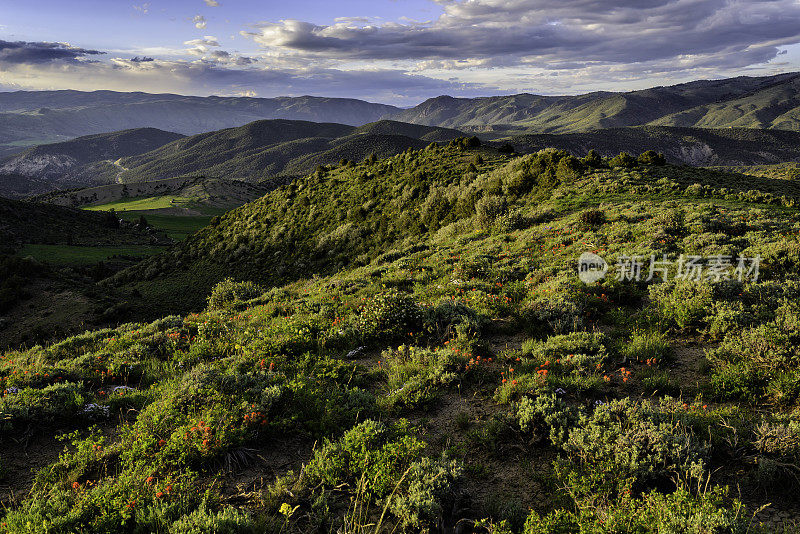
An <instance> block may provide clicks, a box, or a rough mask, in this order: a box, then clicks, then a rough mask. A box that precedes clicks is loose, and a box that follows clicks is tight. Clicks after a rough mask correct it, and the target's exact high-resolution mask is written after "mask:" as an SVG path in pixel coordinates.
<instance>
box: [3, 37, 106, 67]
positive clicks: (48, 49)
mask: <svg viewBox="0 0 800 534" xmlns="http://www.w3.org/2000/svg"><path fill="white" fill-rule="evenodd" d="M103 53H104V52H100V51H97V50H87V49H85V48H79V47H76V46H72V45H70V44H68V43H47V42H26V41H14V42H12V41H2V40H0V66H1V65H13V64H41V63H51V62H78V61H82V60H83V61H85V60H86V56H95V55H100V54H103Z"/></svg>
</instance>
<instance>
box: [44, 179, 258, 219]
mask: <svg viewBox="0 0 800 534" xmlns="http://www.w3.org/2000/svg"><path fill="white" fill-rule="evenodd" d="M268 190H269V188H268V187H267V186H265V185H259V184H252V183H247V182H242V181H237V180H230V179H229V180H219V179H212V178H204V177H202V176H195V177H186V178H171V179H166V180H154V181H149V182H134V183H127V184H109V185H104V186H98V187H88V188H85V189H78V190H75V191H63V192H62V191H55V192H52V193H48V194H46V195H41V196H38V197H35V199H34V200H37V201H39V202H45V203H48V204H56V205H59V206H72V207H81V206H84V207H85V206H89V207H90V209H92V210H108V209H109V208H114V209H115V210H117V211H123V210H131V209H134V210H152V209H160V208H173V207H174V208H181V207H183V203H185V202H188V203H189V204H191V206H189V208H190V209H192V208H198V209H200V210H201V211H209V210H212V211H213V210H214V209H230V208H234V207H238V206H241V205H242V204H245V203H247V202H249V201H250V200H254V199H256V198H258V197H260V196H262V195H263V194H264V193H266V192H267V191H268ZM146 199H149V200H146ZM170 199H181V200H182V202H180V203H179V204H180V205H177V206H176V205H175V204H173V203H171V202H170ZM143 203H144V205H142V204H143ZM195 211H196V210H195Z"/></svg>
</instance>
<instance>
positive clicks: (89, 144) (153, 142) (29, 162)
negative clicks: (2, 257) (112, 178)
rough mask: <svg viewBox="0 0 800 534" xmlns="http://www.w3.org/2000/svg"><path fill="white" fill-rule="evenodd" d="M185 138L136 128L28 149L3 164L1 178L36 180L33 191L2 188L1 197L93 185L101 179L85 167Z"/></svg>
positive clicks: (170, 133) (150, 129)
mask: <svg viewBox="0 0 800 534" xmlns="http://www.w3.org/2000/svg"><path fill="white" fill-rule="evenodd" d="M182 137H183V136H182V135H181V134H176V133H173V132H165V131H163V130H158V129H156V128H136V129H133V130H123V131H119V132H111V133H104V134H97V135H88V136H83V137H78V138H76V139H72V140H70V141H64V142H61V143H52V144H48V145H39V146H36V147H33V148H29V149H27V150H25V151H23V152H22V153H20V154H18V155H15V156H12V157H10V158H7V159H6V160H4V161H2V162H0V175H21V176H27V177H30V178H34V180H32V181H31V187H30V188H28V189H27V191H23V192H20V191H16V190H12V189H10V188H3V187H2V185H0V195H2V196H12V195H14V194H16V195H21V194H31V193H33V192H35V191H36V190H37V189H39V188H41V187H42V185H41V183H42V182H46V183H49V184H50V186H49V187H50V188H65V187H71V186H74V185H86V184H91V183H93V182H95V180H98V179H100V180H102V178H100V177H98V176H97V175H96V174H95V173H94V172H90V171H88V170H87V169H86V168H84V167H85V166H86V165H88V164H90V163H95V162H99V161H103V160H112V161H114V160H117V159H119V158H122V157H126V156H135V155H137V154H142V153H145V152H150V151H151V150H154V149H156V148H158V147H160V146H162V145H165V144H167V143H169V142H172V141H175V140H177V139H180V138H182ZM0 183H2V182H0Z"/></svg>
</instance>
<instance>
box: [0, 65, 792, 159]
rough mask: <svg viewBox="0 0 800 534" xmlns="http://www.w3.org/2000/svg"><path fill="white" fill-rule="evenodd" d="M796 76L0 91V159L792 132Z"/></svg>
mask: <svg viewBox="0 0 800 534" xmlns="http://www.w3.org/2000/svg"><path fill="white" fill-rule="evenodd" d="M799 87H800V73H788V74H780V75H776V76H765V77H746V76H741V77H737V78H728V79H722V80H699V81H694V82H689V83H683V84H678V85H672V86H665V87H654V88H650V89H644V90H638V91H630V92H625V93H612V92H593V93H588V94H584V95H577V96H542V95H533V94H527V93H523V94H517V95H510V96H493V97H483V98H454V97H451V96H440V97H436V98H431V99H429V100H426V101H425V102H422V103H421V104H419V105H417V106H414V107H412V108H409V109H401V108H398V107H395V106H390V105H385V104H375V103H371V102H365V101H363V100H356V99H346V98H323V97H312V96H301V97H278V98H251V97H218V96H209V97H198V96H182V95H174V94H148V93H140V92H134V93H121V92H114V91H94V92H81V91H16V92H0V155H2V154H10V153H13V152H15V151H19V150H21V147H25V146H31V145H34V144H41V143H44V142H53V141H60V140H65V139H69V138H74V137H80V136H83V135H89V134H95V133H103V132H110V131H117V130H125V129H131V128H141V127H153V128H159V129H163V130H167V131H172V132H177V133H181V134H186V135H189V134H196V133H202V132H208V131H213V130H219V129H223V128H230V127H235V126H241V125H244V124H246V123H249V122H252V121H255V120H259V119H289V120H306V121H314V122H334V123H340V124H347V125H351V126H360V125H363V124H367V123H370V122H375V121H377V120H379V119H393V120H396V121H400V122H407V123H414V124H423V125H427V126H440V127H448V128H457V129H465V128H468V129H472V130H486V131H492V130H493V128H494V127H496V126H498V125H501V126H504V127H509V126H513V127H514V128H517V129H524V130H531V131H532V132H534V133H565V132H578V131H585V130H591V129H598V128H615V127H624V126H641V125H647V124H652V125H662V126H683V127H690V126H697V127H714V128H725V127H729V126H731V127H745V128H779V129H789V130H799V129H800V99H799V98H798V96H797V95H798V88H799Z"/></svg>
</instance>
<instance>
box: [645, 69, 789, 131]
mask: <svg viewBox="0 0 800 534" xmlns="http://www.w3.org/2000/svg"><path fill="white" fill-rule="evenodd" d="M652 124H654V125H662V126H698V127H702V128H777V129H782V130H794V131H797V130H800V77H797V78H792V79H790V80H786V81H785V82H784V83H778V84H775V85H773V86H771V87H767V88H765V89H761V90H759V91H754V92H753V93H752V94H748V95H745V96H742V97H740V98H735V99H729V100H726V101H725V102H719V103H713V104H706V105H702V106H697V107H693V108H691V109H688V110H684V111H680V112H677V113H672V114H670V115H667V116H665V117H661V118H659V119H657V120H654V121H653V122H652Z"/></svg>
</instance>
